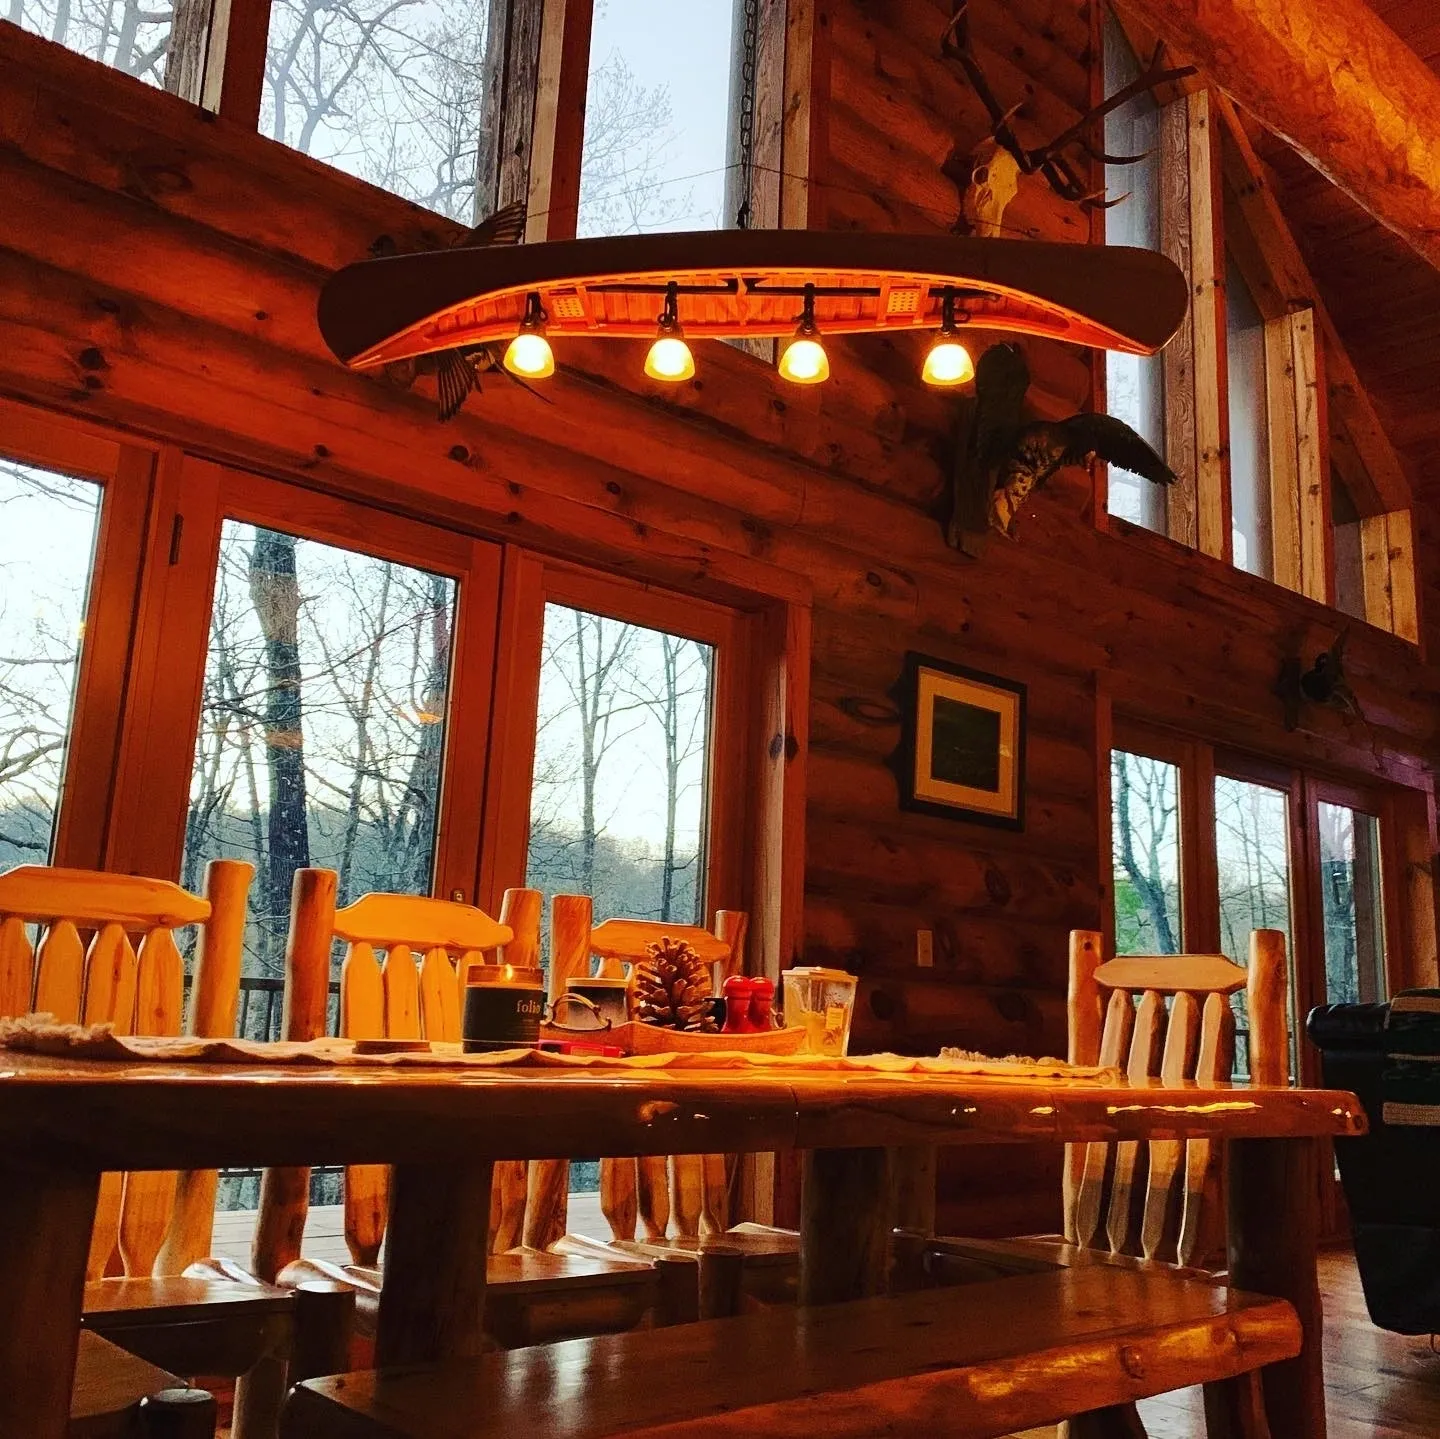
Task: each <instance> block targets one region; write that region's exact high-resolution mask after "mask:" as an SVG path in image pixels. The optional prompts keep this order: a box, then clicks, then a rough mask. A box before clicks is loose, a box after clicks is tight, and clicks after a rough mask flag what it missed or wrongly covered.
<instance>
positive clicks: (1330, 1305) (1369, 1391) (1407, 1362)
mask: <svg viewBox="0 0 1440 1439" xmlns="http://www.w3.org/2000/svg"><path fill="white" fill-rule="evenodd" d="M254 1227H255V1216H254V1214H253V1213H251V1212H247V1211H239V1212H236V1213H232V1214H222V1215H218V1216H217V1217H216V1224H215V1246H214V1247H215V1252H216V1253H217V1254H228V1255H231V1256H233V1257H235V1258H244V1257H245V1256H246V1255H248V1254H249V1252H250V1235H251V1234H252V1232H253V1231H254ZM571 1228H572V1230H574V1231H575V1232H579V1233H593V1234H595V1235H596V1236H597V1237H599V1236H601V1235H603V1234H604V1232H605V1230H604V1220H603V1219H602V1218H601V1216H600V1205H599V1200H598V1196H591V1195H575V1196H573V1197H572V1200H571ZM305 1252H306V1253H307V1254H309V1255H312V1256H313V1257H314V1258H317V1259H334V1260H336V1261H339V1262H344V1261H345V1259H346V1258H347V1255H346V1251H345V1229H344V1211H343V1210H341V1209H340V1208H339V1207H338V1206H337V1207H317V1208H314V1209H312V1210H311V1211H310V1216H309V1222H308V1224H307V1226H306V1231H305ZM1320 1288H1321V1292H1322V1294H1323V1295H1324V1299H1325V1388H1326V1394H1327V1400H1328V1402H1327V1405H1326V1408H1327V1410H1328V1412H1329V1418H1330V1436H1329V1439H1372V1436H1373V1439H1440V1354H1436V1353H1434V1352H1432V1351H1431V1348H1430V1343H1429V1340H1428V1339H1426V1338H1424V1337H1423V1336H1422V1337H1420V1338H1418V1339H1408V1338H1406V1337H1405V1336H1403V1335H1400V1334H1388V1333H1386V1332H1385V1331H1384V1330H1380V1329H1376V1328H1375V1326H1374V1325H1373V1324H1371V1323H1370V1320H1369V1318H1368V1317H1367V1315H1366V1313H1365V1300H1364V1298H1363V1296H1362V1295H1361V1293H1360V1280H1359V1277H1358V1276H1357V1275H1356V1272H1355V1261H1354V1259H1353V1258H1352V1257H1351V1256H1350V1254H1349V1252H1348V1251H1345V1250H1332V1251H1329V1252H1327V1253H1326V1254H1325V1255H1324V1256H1323V1257H1322V1260H1321V1267H1320ZM1141 1411H1142V1413H1143V1414H1144V1416H1145V1425H1146V1428H1147V1429H1148V1431H1149V1435H1150V1439H1204V1435H1205V1426H1204V1421H1203V1419H1202V1417H1201V1415H1202V1411H1201V1407H1200V1395H1199V1391H1198V1390H1193V1391H1192V1390H1185V1391H1183V1392H1181V1393H1178V1394H1167V1395H1165V1396H1164V1397H1163V1398H1161V1399H1152V1400H1149V1401H1147V1402H1146V1403H1145V1404H1143V1405H1142V1406H1141ZM1275 1439H1310V1436H1308V1435H1303V1434H1293V1435H1285V1434H1277V1435H1275Z"/></svg>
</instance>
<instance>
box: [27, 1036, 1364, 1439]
mask: <svg viewBox="0 0 1440 1439" xmlns="http://www.w3.org/2000/svg"><path fill="white" fill-rule="evenodd" d="M1364 1127H1365V1119H1364V1114H1363V1111H1362V1110H1361V1107H1360V1104H1359V1102H1358V1100H1357V1099H1356V1098H1355V1097H1354V1096H1353V1095H1351V1094H1347V1093H1343V1092H1338V1091H1327V1090H1312V1089H1280V1088H1274V1089H1268V1088H1258V1087H1257V1088H1251V1087H1247V1086H1235V1087H1231V1086H1217V1087H1215V1088H1208V1089H1201V1088H1198V1087H1196V1086H1195V1085H1193V1084H1187V1085H1182V1086H1167V1085H1165V1084H1162V1083H1160V1082H1158V1081H1149V1082H1144V1083H1139V1084H1128V1083H1123V1082H1118V1083H1102V1082H1096V1081H1093V1080H1079V1079H1068V1078H1052V1079H1012V1078H994V1077H983V1076H962V1075H956V1074H935V1073H916V1072H910V1073H894V1074H891V1073H877V1072H868V1071H844V1072H837V1071H833V1070H832V1071H823V1072H816V1073H811V1072H806V1071H804V1070H802V1069H797V1068H793V1067H783V1068H774V1069H761V1068H754V1069H739V1070H728V1069H727V1070H700V1069H669V1070H667V1069H651V1070H640V1071H637V1070H619V1069H613V1068H609V1069H606V1068H590V1069H578V1068H577V1069H564V1070H557V1069H550V1068H515V1069H480V1068H472V1067H461V1066H420V1065H417V1066H414V1067H403V1066H398V1065H384V1064H374V1065H352V1066H337V1067H321V1066H302V1065H294V1064H285V1065H282V1064H269V1063H229V1064H212V1063H196V1062H183V1063H177V1062H163V1063H162V1062H142V1061H102V1060H93V1059H91V1060H75V1059H67V1058H55V1057H45V1056H40V1055H34V1054H27V1053H19V1052H9V1051H0V1439H62V1436H63V1435H64V1434H65V1431H66V1420H67V1414H68V1407H69V1399H70V1388H71V1383H72V1378H73V1373H74V1365H75V1352H76V1347H77V1343H78V1333H79V1328H80V1318H81V1306H82V1297H83V1290H84V1279H85V1261H86V1255H87V1251H88V1247H89V1242H90V1229H91V1224H92V1222H93V1217H94V1213H95V1205H96V1197H97V1193H98V1188H99V1181H100V1175H101V1174H102V1173H103V1172H105V1171H111V1170H170V1169H208V1168H225V1167H247V1168H253V1167H260V1166H266V1165H321V1164H326V1165H339V1164H369V1163H384V1164H391V1165H393V1166H394V1167H395V1170H394V1184H393V1188H392V1198H391V1218H390V1227H389V1240H388V1246H389V1247H388V1253H387V1262H386V1269H385V1279H384V1287H383V1291H382V1294H381V1299H380V1318H379V1332H378V1338H377V1356H378V1361H379V1362H380V1363H382V1364H397V1363H410V1362H428V1361H436V1360H442V1359H447V1358H457V1357H465V1356H469V1355H473V1354H477V1353H479V1352H480V1350H481V1348H482V1345H483V1338H482V1332H481V1315H482V1309H483V1304H484V1291H485V1249H486V1238H487V1229H488V1215H489V1193H490V1180H491V1175H492V1169H493V1165H494V1162H495V1161H496V1160H500V1159H547V1158H560V1157H567V1156H575V1155H595V1154H607V1155H615V1156H622V1155H631V1154H637V1155H638V1154H711V1153H734V1152H764V1151H769V1150H784V1149H799V1150H802V1151H804V1174H805V1182H804V1189H805V1195H806V1198H805V1202H804V1205H803V1217H802V1227H801V1238H800V1245H801V1302H802V1303H811V1304H814V1303H824V1302H830V1301H838V1300H844V1299H851V1298H857V1299H858V1298H865V1297H869V1296H872V1295H875V1294H878V1293H879V1292H881V1290H882V1287H883V1284H884V1277H885V1256H886V1246H887V1239H888V1230H889V1209H888V1193H889V1188H888V1186H889V1168H890V1165H889V1158H888V1156H889V1153H890V1152H892V1151H893V1150H895V1149H897V1148H902V1147H908V1146H929V1145H966V1144H994V1143H996V1142H999V1141H1013V1142H1020V1143H1035V1142H1053V1143H1061V1142H1075V1141H1119V1140H1150V1139H1185V1138H1210V1139H1215V1140H1220V1141H1224V1142H1225V1143H1226V1145H1227V1148H1228V1163H1229V1171H1228V1174H1229V1192H1230V1200H1229V1204H1230V1215H1229V1218H1230V1240H1229V1244H1230V1256H1229V1258H1230V1278H1231V1281H1232V1282H1233V1283H1234V1284H1235V1285H1236V1286H1237V1287H1240V1288H1244V1289H1249V1290H1253V1291H1255V1292H1257V1293H1261V1294H1269V1295H1274V1296H1277V1297H1282V1298H1285V1299H1288V1300H1289V1301H1290V1302H1291V1303H1292V1304H1293V1305H1294V1306H1295V1308H1296V1310H1297V1312H1298V1313H1299V1316H1300V1321H1301V1324H1302V1327H1303V1330H1304V1334H1305V1344H1304V1347H1303V1350H1302V1353H1301V1354H1300V1356H1299V1358H1297V1359H1295V1360H1293V1361H1290V1362H1288V1363H1285V1364H1280V1365H1275V1366H1272V1368H1271V1370H1269V1371H1267V1374H1266V1402H1267V1407H1268V1408H1269V1409H1270V1413H1271V1423H1272V1426H1273V1428H1274V1432H1275V1433H1276V1434H1277V1435H1279V1434H1285V1435H1295V1436H1300V1435H1304V1436H1305V1439H1323V1435H1324V1433H1325V1412H1324V1390H1323V1374H1322V1369H1321V1344H1320V1339H1321V1313H1320V1298H1319V1290H1318V1286H1317V1281H1316V1271H1315V1260H1316V1248H1317V1244H1318V1239H1319V1208H1318V1192H1319V1189H1318V1185H1319V1172H1320V1170H1319V1166H1320V1162H1321V1155H1322V1152H1323V1150H1324V1145H1325V1141H1326V1140H1328V1139H1330V1138H1332V1137H1338V1136H1345V1135H1355V1134H1360V1133H1363V1131H1364Z"/></svg>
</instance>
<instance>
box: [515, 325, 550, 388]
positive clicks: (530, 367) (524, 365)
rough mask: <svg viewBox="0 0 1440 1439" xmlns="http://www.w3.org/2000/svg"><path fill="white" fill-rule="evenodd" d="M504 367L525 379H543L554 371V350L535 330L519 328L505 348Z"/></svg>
mask: <svg viewBox="0 0 1440 1439" xmlns="http://www.w3.org/2000/svg"><path fill="white" fill-rule="evenodd" d="M505 368H506V369H507V370H509V371H510V373H511V374H512V375H519V376H521V377H522V378H523V379H526V380H543V379H546V378H547V377H549V376H550V375H553V374H554V373H555V352H554V351H553V350H552V349H551V348H550V341H549V340H547V339H546V338H545V336H544V335H542V334H540V333H539V332H538V331H537V330H521V331H520V333H519V334H518V335H516V336H515V338H514V339H513V340H511V341H510V343H509V345H507V346H506V348H505Z"/></svg>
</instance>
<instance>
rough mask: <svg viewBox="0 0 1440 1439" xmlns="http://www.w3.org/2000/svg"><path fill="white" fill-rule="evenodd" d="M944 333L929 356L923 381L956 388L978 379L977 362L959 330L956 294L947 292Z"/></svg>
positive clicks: (943, 318) (942, 325)
mask: <svg viewBox="0 0 1440 1439" xmlns="http://www.w3.org/2000/svg"><path fill="white" fill-rule="evenodd" d="M940 316H941V319H940V333H939V335H937V336H936V338H935V343H934V344H932V345H931V346H930V348H929V350H928V351H926V354H925V365H924V368H923V369H922V370H921V371H920V378H921V379H922V380H924V381H925V383H926V384H927V385H937V386H942V387H945V388H952V387H954V386H956V385H967V384H969V383H970V381H971V380H973V379H974V378H975V361H974V360H972V359H971V358H970V351H969V350H967V349H966V348H965V346H964V345H963V344H962V343H961V341H960V336H959V333H958V332H957V331H956V329H955V292H954V290H946V291H945V297H944V300H943V301H942V304H941V311H940Z"/></svg>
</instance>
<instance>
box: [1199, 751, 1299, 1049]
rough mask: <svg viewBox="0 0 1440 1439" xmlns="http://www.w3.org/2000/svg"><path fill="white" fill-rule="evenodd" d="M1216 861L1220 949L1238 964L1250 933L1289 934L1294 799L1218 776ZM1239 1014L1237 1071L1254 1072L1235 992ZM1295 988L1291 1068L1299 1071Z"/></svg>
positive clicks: (1246, 954)
mask: <svg viewBox="0 0 1440 1439" xmlns="http://www.w3.org/2000/svg"><path fill="white" fill-rule="evenodd" d="M1215 860H1216V866H1217V869H1218V872H1219V877H1220V949H1221V952H1222V953H1223V954H1225V955H1226V956H1227V957H1228V958H1230V959H1232V960H1234V962H1235V963H1236V964H1239V965H1245V964H1248V963H1249V959H1250V931H1251V930H1252V929H1278V930H1282V931H1284V934H1285V945H1286V950H1287V952H1293V949H1292V944H1291V934H1290V799H1289V796H1288V795H1287V794H1285V793H1284V791H1282V790H1277V789H1271V788H1269V786H1267V785H1260V784H1252V783H1250V782H1249V781H1248V780H1240V779H1231V778H1230V777H1229V776H1228V775H1219V776H1217V777H1216V780H1215ZM1230 1003H1231V1005H1232V1006H1233V1008H1234V1010H1235V1016H1236V1021H1237V1024H1236V1028H1237V1033H1236V1043H1235V1072H1236V1074H1237V1075H1248V1074H1249V1072H1250V1050H1249V1021H1248V1019H1247V1017H1246V1010H1245V995H1244V993H1243V991H1242V992H1241V993H1238V994H1234V995H1231V997H1230ZM1294 1007H1295V995H1294V988H1293V986H1292V987H1291V993H1290V1008H1291V1026H1290V1027H1291V1058H1290V1062H1291V1071H1292V1073H1293V1071H1294V1063H1295V1054H1294Z"/></svg>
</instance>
